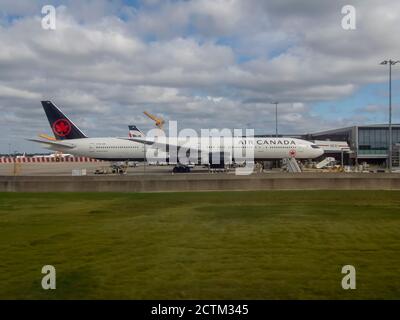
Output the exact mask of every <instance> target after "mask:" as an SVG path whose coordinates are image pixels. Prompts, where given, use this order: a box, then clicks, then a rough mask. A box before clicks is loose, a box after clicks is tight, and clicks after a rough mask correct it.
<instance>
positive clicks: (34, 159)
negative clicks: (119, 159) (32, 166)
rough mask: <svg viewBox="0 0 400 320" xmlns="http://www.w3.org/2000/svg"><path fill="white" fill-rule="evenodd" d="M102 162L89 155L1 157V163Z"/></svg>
mask: <svg viewBox="0 0 400 320" xmlns="http://www.w3.org/2000/svg"><path fill="white" fill-rule="evenodd" d="M49 162H102V161H101V160H97V159H92V158H88V157H45V156H43V157H37V156H36V157H0V163H49Z"/></svg>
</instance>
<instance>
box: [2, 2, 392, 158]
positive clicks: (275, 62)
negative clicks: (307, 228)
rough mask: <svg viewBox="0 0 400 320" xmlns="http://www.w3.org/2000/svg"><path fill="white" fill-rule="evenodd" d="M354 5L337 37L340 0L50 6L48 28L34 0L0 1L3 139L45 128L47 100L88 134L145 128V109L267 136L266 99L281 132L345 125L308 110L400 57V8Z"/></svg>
mask: <svg viewBox="0 0 400 320" xmlns="http://www.w3.org/2000/svg"><path fill="white" fill-rule="evenodd" d="M353 2H354V6H355V7H356V9H357V18H358V20H357V30H355V31H352V32H347V31H344V30H343V29H342V28H341V24H340V21H341V14H340V8H341V1H339V2H334V1H329V2H322V1H305V0H304V1H289V0H271V1H261V0H259V1H257V0H248V1H244V0H242V1H240V0H216V1H209V0H197V1H154V0H151V1H143V2H142V3H141V5H140V6H138V7H136V8H132V7H127V6H126V5H124V4H123V3H122V2H120V1H114V2H111V1H106V0H101V1H86V2H81V1H77V0H76V1H75V0H69V1H61V0H60V1H50V3H54V4H55V5H57V19H58V20H57V30H55V31H47V30H43V29H41V24H40V7H41V5H42V2H40V1H38V2H35V3H33V2H32V1H18V3H16V2H15V1H8V0H0V8H1V13H0V17H1V18H2V23H1V24H0V43H1V44H2V46H1V49H0V110H1V111H2V112H4V113H6V114H7V118H6V117H2V118H0V126H1V129H0V135H3V136H4V135H5V134H6V133H7V134H8V133H11V135H13V136H16V137H17V138H22V136H23V135H26V134H27V133H28V132H27V131H26V130H25V129H24V130H23V131H21V130H19V128H18V127H16V124H17V123H23V122H24V121H25V122H26V121H29V123H30V125H31V127H30V128H29V130H30V131H29V132H32V133H31V135H34V134H36V132H37V131H38V130H40V131H41V130H43V127H44V126H46V127H47V124H46V120H45V119H44V115H43V112H42V110H41V107H40V104H39V100H40V99H43V98H46V99H53V100H54V101H55V102H56V103H57V104H58V105H59V106H61V107H64V108H65V109H66V111H67V112H68V113H71V116H72V117H74V118H75V119H77V120H76V121H75V122H77V123H78V122H79V123H82V125H81V127H82V128H83V129H86V130H89V132H90V134H93V135H112V134H124V133H125V131H126V130H125V125H126V124H128V123H127V122H131V121H135V122H136V123H138V124H140V125H144V126H146V125H147V126H149V127H150V126H151V123H150V122H149V121H147V120H146V118H145V117H144V116H143V115H142V111H144V110H148V111H151V112H154V113H158V114H160V115H162V116H164V117H165V118H166V119H171V120H179V121H180V122H182V123H184V126H185V127H188V126H193V127H195V128H200V127H245V126H248V125H251V126H255V127H257V128H258V129H259V131H261V132H272V131H273V128H274V118H273V117H274V116H273V110H272V107H271V106H270V104H269V103H270V101H271V100H279V101H280V102H282V104H281V105H280V112H281V124H280V125H281V126H282V130H284V131H287V132H294V131H296V132H299V131H309V130H313V129H320V128H321V127H323V126H330V127H333V126H335V125H341V124H345V123H347V121H351V119H342V118H337V119H331V120H329V122H327V121H323V120H321V119H319V120H318V117H317V116H315V115H314V114H313V112H312V108H311V107H310V106H311V105H312V103H314V102H320V101H327V100H336V99H340V98H343V97H346V96H349V95H351V94H352V93H354V92H355V90H356V89H357V88H359V87H360V86H363V85H364V84H369V83H376V82H381V81H386V79H387V73H386V71H387V70H385V69H384V68H383V67H381V66H379V65H378V62H379V61H380V60H382V59H384V58H387V57H391V56H393V57H395V56H396V54H398V52H400V43H399V41H398V40H397V35H396V33H395V30H396V28H397V27H398V25H399V22H400V21H399V17H400V3H399V2H397V1H394V0H393V1H391V0H383V1H380V2H379V3H377V2H376V1H371V0H366V1H361V0H357V1H353ZM343 3H344V1H343ZM344 4H345V3H344ZM12 16H18V18H17V19H10V17H12ZM390 30H391V31H392V32H389V31H390ZM394 77H395V78H398V74H394ZM10 106H13V107H12V108H10ZM254 119H256V120H254ZM317 127H318V128H317ZM11 135H10V137H11ZM10 139H11V138H10ZM0 152H1V150H0Z"/></svg>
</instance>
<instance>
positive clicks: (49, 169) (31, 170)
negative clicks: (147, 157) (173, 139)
mask: <svg viewBox="0 0 400 320" xmlns="http://www.w3.org/2000/svg"><path fill="white" fill-rule="evenodd" d="M110 165H111V164H110V162H49V163H16V164H14V163H1V164H0V176H71V175H72V171H73V170H82V169H86V174H87V175H94V172H95V170H96V169H101V168H109V167H110ZM172 169H173V166H172V165H171V166H156V165H148V164H147V165H144V164H143V163H139V164H138V165H137V166H136V167H129V168H128V170H127V174H128V175H143V174H146V175H148V174H172ZM207 172H208V169H207V168H203V167H200V166H198V167H196V168H195V169H193V170H192V172H191V173H192V174H195V173H207ZM107 175H110V174H107Z"/></svg>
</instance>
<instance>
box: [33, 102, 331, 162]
mask: <svg viewBox="0 0 400 320" xmlns="http://www.w3.org/2000/svg"><path fill="white" fill-rule="evenodd" d="M41 103H42V106H43V109H44V111H45V113H46V116H47V118H48V121H49V124H50V127H51V129H52V131H53V133H54V136H55V138H56V140H54V141H53V140H49V139H37V138H32V139H27V140H29V141H33V142H37V143H41V144H42V145H43V146H44V147H45V148H47V149H50V150H54V151H58V152H62V153H68V154H72V155H74V156H83V157H90V158H94V159H98V160H105V161H146V160H147V159H146V150H147V149H148V147H149V146H150V147H152V148H154V149H156V150H157V151H161V153H166V154H167V155H168V156H169V157H171V151H170V150H172V149H171V148H176V149H177V150H180V149H181V148H184V150H189V151H191V152H192V151H193V152H195V151H196V152H198V151H201V152H204V153H208V154H209V155H212V154H215V153H220V152H221V151H222V147H221V146H220V144H219V143H218V144H215V143H214V142H213V141H215V140H213V139H210V138H209V137H202V138H198V139H196V140H192V141H193V142H192V141H189V143H188V140H187V139H186V138H185V137H183V138H173V137H172V138H171V137H169V138H168V137H165V140H164V141H165V142H164V141H161V142H159V141H158V140H157V141H156V140H155V139H150V138H146V137H145V136H142V135H139V136H132V137H115V138H113V137H99V138H89V137H88V136H86V135H85V134H84V133H83V132H82V130H80V129H79V127H78V126H76V125H75V124H74V123H73V122H72V121H71V120H70V119H69V118H68V117H67V116H66V115H65V114H64V113H63V112H62V111H61V110H60V109H59V108H58V107H57V106H56V105H55V104H54V103H53V102H51V101H42V102H41ZM170 141H174V142H173V143H170ZM231 141H232V144H231V145H230V146H229V148H231V151H232V153H231V154H234V151H237V150H240V151H244V150H245V149H246V148H249V147H251V148H253V147H254V161H264V160H272V159H284V158H296V159H314V158H317V157H319V156H321V155H322V154H323V153H324V151H323V149H321V148H320V147H318V146H317V145H316V144H315V143H312V142H309V141H306V140H302V139H297V138H277V137H263V138H259V137H233V138H232V139H231ZM225 150H226V149H225ZM225 150H223V151H224V152H225ZM171 159H172V158H171ZM209 159H210V158H209ZM180 160H181V159H179V161H180ZM233 160H235V159H233ZM179 161H178V163H179ZM182 163H183V162H182ZM202 164H205V163H202Z"/></svg>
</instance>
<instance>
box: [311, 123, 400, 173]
mask: <svg viewBox="0 0 400 320" xmlns="http://www.w3.org/2000/svg"><path fill="white" fill-rule="evenodd" d="M303 138H305V139H307V140H315V141H317V140H318V141H346V142H347V143H348V145H349V147H350V150H349V151H347V152H346V153H347V157H346V158H347V159H348V161H349V162H350V163H352V164H358V163H362V162H367V163H374V164H380V165H386V163H387V161H388V158H389V157H388V149H389V126H388V125H387V124H375V125H362V126H352V127H347V128H340V129H334V130H328V131H321V132H315V133H310V134H305V135H303ZM392 139H393V140H392V141H393V156H392V158H393V166H396V167H398V166H399V151H400V124H394V125H392Z"/></svg>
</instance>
